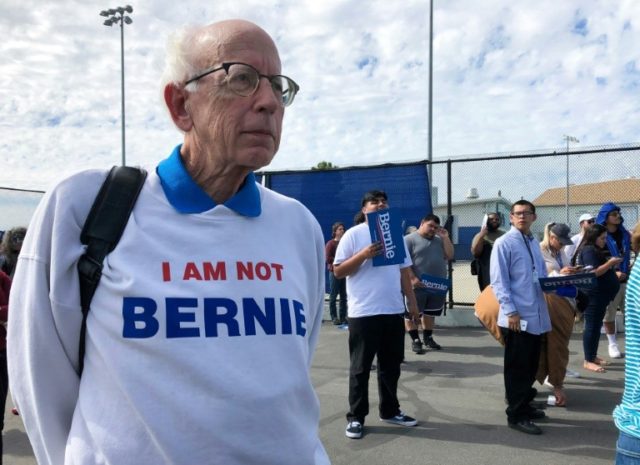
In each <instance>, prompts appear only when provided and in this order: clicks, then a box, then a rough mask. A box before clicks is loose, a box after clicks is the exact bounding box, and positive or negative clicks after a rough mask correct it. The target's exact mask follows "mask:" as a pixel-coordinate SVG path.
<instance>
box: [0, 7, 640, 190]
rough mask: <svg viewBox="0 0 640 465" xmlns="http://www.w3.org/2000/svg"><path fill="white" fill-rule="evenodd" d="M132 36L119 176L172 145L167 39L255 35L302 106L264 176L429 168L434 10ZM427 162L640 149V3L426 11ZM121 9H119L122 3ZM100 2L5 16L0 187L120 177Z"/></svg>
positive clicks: (203, 10)
mask: <svg viewBox="0 0 640 465" xmlns="http://www.w3.org/2000/svg"><path fill="white" fill-rule="evenodd" d="M131 4H132V6H133V8H134V12H133V14H132V18H133V24H131V25H129V26H126V27H125V72H126V80H125V85H126V136H127V142H126V149H127V162H128V164H150V163H153V162H154V161H156V160H158V159H160V158H162V157H164V156H166V155H167V154H168V153H169V152H170V151H171V149H172V148H173V147H174V145H175V144H177V143H178V142H180V134H179V133H178V132H177V131H176V130H175V129H174V128H173V126H172V125H171V123H170V122H169V118H168V116H167V114H166V113H165V111H164V109H163V104H162V101H161V99H160V89H159V84H158V83H159V78H160V75H161V73H162V69H163V61H164V49H165V43H166V38H167V36H168V35H169V33H170V32H171V31H173V30H175V29H176V28H178V27H180V26H181V25H184V24H187V23H203V22H210V21H215V20H220V19H227V18H233V17H242V18H246V19H249V20H253V21H255V22H257V23H258V24H260V25H261V26H262V27H263V28H265V29H266V30H267V31H268V32H269V33H270V34H271V35H272V36H273V37H274V38H275V40H276V43H277V45H278V47H279V49H280V52H281V58H282V62H283V73H284V74H287V75H289V76H291V77H292V78H294V79H295V80H296V81H297V82H298V83H299V84H300V86H301V89H302V90H301V92H300V94H299V96H298V97H297V98H296V101H295V103H294V104H293V106H292V107H290V108H288V109H287V111H286V115H285V124H284V135H283V141H282V144H281V149H280V152H279V154H278V155H277V156H276V158H275V160H274V162H273V163H272V165H271V166H270V167H269V169H274V170H278V169H300V168H303V169H304V168H309V167H311V166H312V165H315V164H316V163H317V162H318V161H321V160H327V161H330V162H332V163H334V164H335V165H338V166H348V165H360V164H374V163H385V162H394V161H413V160H421V159H426V158H427V140H428V125H427V121H428V81H427V76H428V52H429V48H428V37H429V2H428V1H427V0H403V1H389V0H359V1H356V0H322V1H319V0H306V1H305V0H295V1H293V0H277V1H276V0H273V1H272V0H259V1H257V0H216V1H212V2H203V1H200V0H181V1H168V0H147V1H134V0H132V1H131ZM434 4H435V6H434V10H435V11H434V46H433V62H434V74H433V88H434V99H433V114H434V123H433V154H434V158H435V159H441V158H449V157H451V156H455V155H461V154H487V153H495V152H509V151H523V150H537V149H558V148H560V149H561V148H562V147H564V144H565V142H564V141H563V139H562V136H563V134H570V135H573V136H575V137H577V138H578V139H580V146H582V147H589V146H595V145H608V144H621V143H635V142H638V140H639V139H640V137H639V136H638V132H637V127H638V122H639V121H640V108H639V106H638V102H639V99H638V91H639V90H640V46H639V44H640V2H638V1H634V0H621V1H612V0H602V1H596V0H563V1H557V0H518V1H513V0H483V1H472V0H434ZM122 5H125V3H123V4H122ZM116 6H119V5H118V4H109V3H108V2H107V3H104V2H95V1H87V0H82V1H72V0H49V1H46V2H45V1H42V0H2V2H1V3H0V30H1V31H2V33H3V34H2V35H3V40H2V42H1V43H0V58H1V62H2V65H1V70H2V72H1V73H0V187H7V186H8V187H15V188H26V189H47V188H48V187H50V186H51V185H52V183H54V182H56V181H57V180H59V179H60V178H61V177H63V176H65V175H67V174H70V173H72V172H74V171H77V170H80V169H84V168H91V167H109V166H111V165H113V164H117V163H119V162H120V157H121V149H120V147H121V146H120V144H121V142H120V137H121V136H120V130H121V129H120V124H121V112H120V111H121V110H120V31H119V28H118V27H117V26H116V27H114V28H109V27H105V26H103V25H102V20H103V18H101V17H100V16H99V15H98V13H99V12H100V10H102V9H105V8H110V7H116Z"/></svg>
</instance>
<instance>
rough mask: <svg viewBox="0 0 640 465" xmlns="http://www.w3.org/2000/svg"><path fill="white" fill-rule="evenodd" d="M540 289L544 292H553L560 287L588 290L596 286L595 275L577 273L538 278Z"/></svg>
mask: <svg viewBox="0 0 640 465" xmlns="http://www.w3.org/2000/svg"><path fill="white" fill-rule="evenodd" d="M538 280H539V281H540V287H542V290H543V291H544V292H553V291H555V290H557V289H558V288H560V287H566V286H575V287H581V288H590V287H594V286H595V285H596V274H595V273H593V272H591V273H578V274H570V275H566V276H551V277H548V278H539V279H538Z"/></svg>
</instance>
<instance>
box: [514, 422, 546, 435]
mask: <svg viewBox="0 0 640 465" xmlns="http://www.w3.org/2000/svg"><path fill="white" fill-rule="evenodd" d="M509 428H513V429H515V430H517V431H520V432H522V433H526V434H542V430H541V429H540V427H539V426H538V425H536V424H535V423H532V422H531V420H522V421H519V422H517V423H509Z"/></svg>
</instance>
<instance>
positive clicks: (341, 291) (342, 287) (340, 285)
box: [329, 272, 347, 320]
mask: <svg viewBox="0 0 640 465" xmlns="http://www.w3.org/2000/svg"><path fill="white" fill-rule="evenodd" d="M329 285H330V286H331V293H330V294H329V315H331V319H332V320H335V319H336V318H337V317H338V315H337V313H336V299H337V297H338V295H340V319H341V320H345V319H346V318H347V279H346V278H342V279H338V278H336V277H335V276H334V274H333V273H331V272H329Z"/></svg>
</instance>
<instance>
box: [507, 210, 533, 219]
mask: <svg viewBox="0 0 640 465" xmlns="http://www.w3.org/2000/svg"><path fill="white" fill-rule="evenodd" d="M511 215H513V216H515V217H517V218H526V217H527V216H531V215H533V212H530V211H524V212H511Z"/></svg>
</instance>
